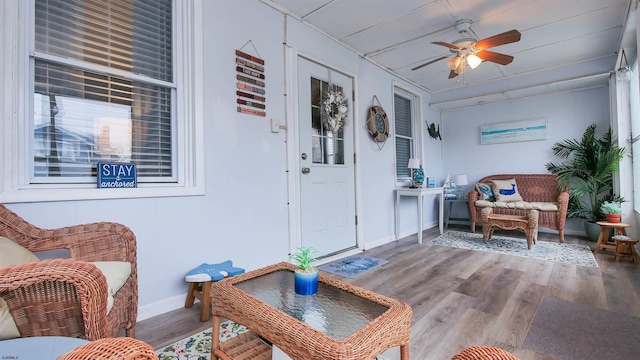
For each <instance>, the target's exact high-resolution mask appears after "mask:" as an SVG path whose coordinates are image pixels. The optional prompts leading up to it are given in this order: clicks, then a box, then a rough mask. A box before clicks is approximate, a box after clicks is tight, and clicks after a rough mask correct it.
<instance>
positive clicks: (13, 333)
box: [0, 236, 38, 340]
mask: <svg viewBox="0 0 640 360" xmlns="http://www.w3.org/2000/svg"><path fill="white" fill-rule="evenodd" d="M32 261H38V257H37V256H35V255H34V254H33V253H32V252H31V251H29V250H27V249H26V248H24V247H23V246H21V245H20V244H18V243H16V242H13V241H11V240H9V239H7V238H6V237H2V236H0V269H1V268H5V267H7V266H12V265H20V264H26V263H29V262H32ZM17 337H20V332H19V331H18V327H17V326H16V322H15V321H13V316H11V313H10V312H9V305H7V302H6V301H4V299H3V298H1V297H0V340H4V339H13V338H17Z"/></svg>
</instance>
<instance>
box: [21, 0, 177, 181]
mask: <svg viewBox="0 0 640 360" xmlns="http://www.w3.org/2000/svg"><path fill="white" fill-rule="evenodd" d="M172 19H173V9H172V0H154V1H133V0H128V1H127V0H111V1H108V0H36V1H35V29H34V30H35V31H34V34H35V36H34V39H35V43H34V52H33V54H32V60H33V61H32V64H33V68H32V71H33V79H34V87H33V123H32V133H33V146H32V152H33V166H32V170H33V171H32V176H31V182H32V183H84V182H95V176H96V164H97V163H98V162H132V163H135V164H136V165H137V168H138V181H139V182H140V183H144V182H175V181H176V174H175V169H176V167H177V166H176V162H175V161H176V159H175V157H176V156H175V154H176V150H175V145H176V144H175V143H176V142H177V141H176V140H175V139H176V134H175V131H174V129H175V122H174V121H175V120H174V118H175V116H174V112H175V111H174V108H175V100H174V99H175V97H176V87H175V81H174V76H173V71H174V70H173V66H174V65H173V63H174V61H173V57H174V49H173V48H174V47H173V35H172V27H173V20H172Z"/></svg>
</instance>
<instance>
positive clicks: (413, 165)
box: [407, 159, 420, 169]
mask: <svg viewBox="0 0 640 360" xmlns="http://www.w3.org/2000/svg"><path fill="white" fill-rule="evenodd" d="M407 167H408V168H409V169H418V168H419V167H420V160H418V159H409V164H407Z"/></svg>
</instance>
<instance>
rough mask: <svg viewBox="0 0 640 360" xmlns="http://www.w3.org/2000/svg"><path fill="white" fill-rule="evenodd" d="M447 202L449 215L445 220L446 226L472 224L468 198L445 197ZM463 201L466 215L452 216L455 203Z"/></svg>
mask: <svg viewBox="0 0 640 360" xmlns="http://www.w3.org/2000/svg"><path fill="white" fill-rule="evenodd" d="M444 202H445V204H448V205H449V206H445V207H446V208H447V209H448V210H447V216H446V218H445V220H444V227H449V224H459V225H470V224H471V214H469V207H468V206H467V199H445V200H444ZM459 203H461V204H462V205H463V207H464V213H465V214H466V217H459V218H455V217H451V213H452V212H453V205H455V204H459Z"/></svg>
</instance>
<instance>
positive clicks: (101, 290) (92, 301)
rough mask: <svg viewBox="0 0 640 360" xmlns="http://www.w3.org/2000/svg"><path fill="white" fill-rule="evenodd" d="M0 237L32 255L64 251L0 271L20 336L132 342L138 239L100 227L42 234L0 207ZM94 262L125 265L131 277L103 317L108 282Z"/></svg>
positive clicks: (0, 289)
mask: <svg viewBox="0 0 640 360" xmlns="http://www.w3.org/2000/svg"><path fill="white" fill-rule="evenodd" d="M0 236H4V237H6V238H9V239H11V240H13V241H15V242H17V243H18V244H20V245H22V246H23V247H25V248H27V249H28V250H29V251H31V252H38V251H46V250H55V249H68V250H69V252H70V257H71V258H69V259H53V260H42V261H37V262H31V263H27V264H22V265H16V266H9V267H6V268H3V269H0V297H2V298H4V300H5V301H6V302H7V304H8V306H9V309H10V311H11V314H12V315H13V318H14V320H15V322H16V325H17V327H18V331H19V332H20V335H21V336H22V337H31V336H70V337H80V338H85V339H87V340H91V341H93V340H97V339H101V338H106V337H116V336H118V332H119V331H120V329H125V330H126V335H127V336H129V337H134V335H135V325H136V318H137V315H138V271H137V265H136V263H137V261H136V238H135V235H134V234H133V232H132V231H131V230H130V229H129V228H128V227H126V226H124V225H121V224H117V223H109V222H99V223H92V224H84V225H76V226H69V227H64V228H60V229H51V230H48V229H40V228H38V227H36V226H34V225H32V224H30V223H28V222H27V221H25V220H24V219H22V218H21V217H20V216H18V215H16V214H15V213H13V212H12V211H10V210H9V209H7V208H6V207H4V206H3V205H0ZM92 261H126V262H129V263H131V275H130V276H129V278H128V279H127V280H126V282H125V284H124V285H123V286H122V287H121V288H120V290H118V292H117V293H115V294H113V307H112V308H111V310H110V311H109V313H108V314H107V291H108V290H107V283H106V279H105V277H104V275H103V274H102V272H101V271H100V270H98V268H97V267H96V266H95V265H93V264H91V263H89V262H92Z"/></svg>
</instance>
